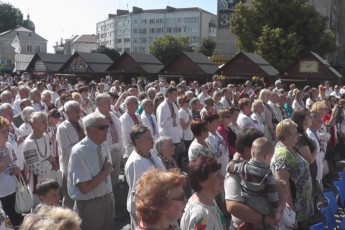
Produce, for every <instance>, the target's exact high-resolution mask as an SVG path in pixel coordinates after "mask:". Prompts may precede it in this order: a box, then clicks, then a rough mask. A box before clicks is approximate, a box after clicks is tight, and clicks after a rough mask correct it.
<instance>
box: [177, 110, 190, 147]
mask: <svg viewBox="0 0 345 230" xmlns="http://www.w3.org/2000/svg"><path fill="white" fill-rule="evenodd" d="M189 113H190V110H188V112H187V111H186V110H184V109H182V108H180V109H179V111H178V116H179V118H181V119H183V120H184V122H188V121H189ZM180 136H181V139H184V140H187V141H191V140H193V133H192V130H191V129H190V126H189V127H188V128H187V129H185V130H183V129H182V127H181V125H180Z"/></svg>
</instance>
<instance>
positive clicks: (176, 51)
mask: <svg viewBox="0 0 345 230" xmlns="http://www.w3.org/2000/svg"><path fill="white" fill-rule="evenodd" d="M149 51H150V54H152V55H153V56H155V57H156V58H158V59H159V60H160V61H161V62H162V63H164V64H168V63H169V62H170V61H172V60H173V59H174V58H176V57H177V56H178V55H180V54H181V53H182V52H183V51H193V49H192V48H191V47H190V45H189V38H188V37H182V36H181V37H173V36H171V35H165V36H164V37H160V38H158V39H156V40H154V41H153V42H152V44H151V45H150V47H149Z"/></svg>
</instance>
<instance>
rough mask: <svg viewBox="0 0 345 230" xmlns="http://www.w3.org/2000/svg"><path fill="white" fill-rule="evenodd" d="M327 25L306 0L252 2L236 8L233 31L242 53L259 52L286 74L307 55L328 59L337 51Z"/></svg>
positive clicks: (233, 16)
mask: <svg viewBox="0 0 345 230" xmlns="http://www.w3.org/2000/svg"><path fill="white" fill-rule="evenodd" d="M326 23H327V17H324V16H322V15H321V14H320V13H318V12H317V11H316V9H315V8H314V7H313V6H312V5H311V4H309V3H308V2H307V1H305V0H291V1H287V0H285V1H282V0H252V1H251V3H249V4H247V3H238V4H237V5H236V7H235V11H234V13H233V14H232V15H231V32H232V33H234V34H235V35H236V36H237V41H236V45H237V47H238V48H239V50H241V51H247V52H256V53H258V54H260V55H261V56H262V57H263V58H265V59H266V60H267V61H268V62H270V63H271V64H272V65H273V66H274V67H276V68H277V69H278V70H279V71H284V70H285V69H286V68H288V66H290V65H291V64H292V63H293V62H294V61H296V60H297V59H298V58H299V57H300V56H301V55H303V54H304V53H306V52H309V51H313V52H315V53H318V54H319V55H321V56H325V55H326V54H327V53H330V52H334V51H335V50H336V45H335V36H334V34H333V33H332V31H331V30H329V29H327V27H326Z"/></svg>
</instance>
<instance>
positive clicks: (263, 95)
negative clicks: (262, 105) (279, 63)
mask: <svg viewBox="0 0 345 230" xmlns="http://www.w3.org/2000/svg"><path fill="white" fill-rule="evenodd" d="M270 95H271V91H269V90H268V89H262V90H261V91H260V94H259V99H260V100H261V101H263V102H267V101H268V99H269V96H270Z"/></svg>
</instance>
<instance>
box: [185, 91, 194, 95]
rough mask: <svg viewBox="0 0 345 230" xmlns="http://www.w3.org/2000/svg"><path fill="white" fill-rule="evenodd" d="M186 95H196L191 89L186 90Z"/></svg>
mask: <svg viewBox="0 0 345 230" xmlns="http://www.w3.org/2000/svg"><path fill="white" fill-rule="evenodd" d="M184 95H185V96H187V97H194V93H193V91H191V90H188V91H186V92H185V93H184Z"/></svg>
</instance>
